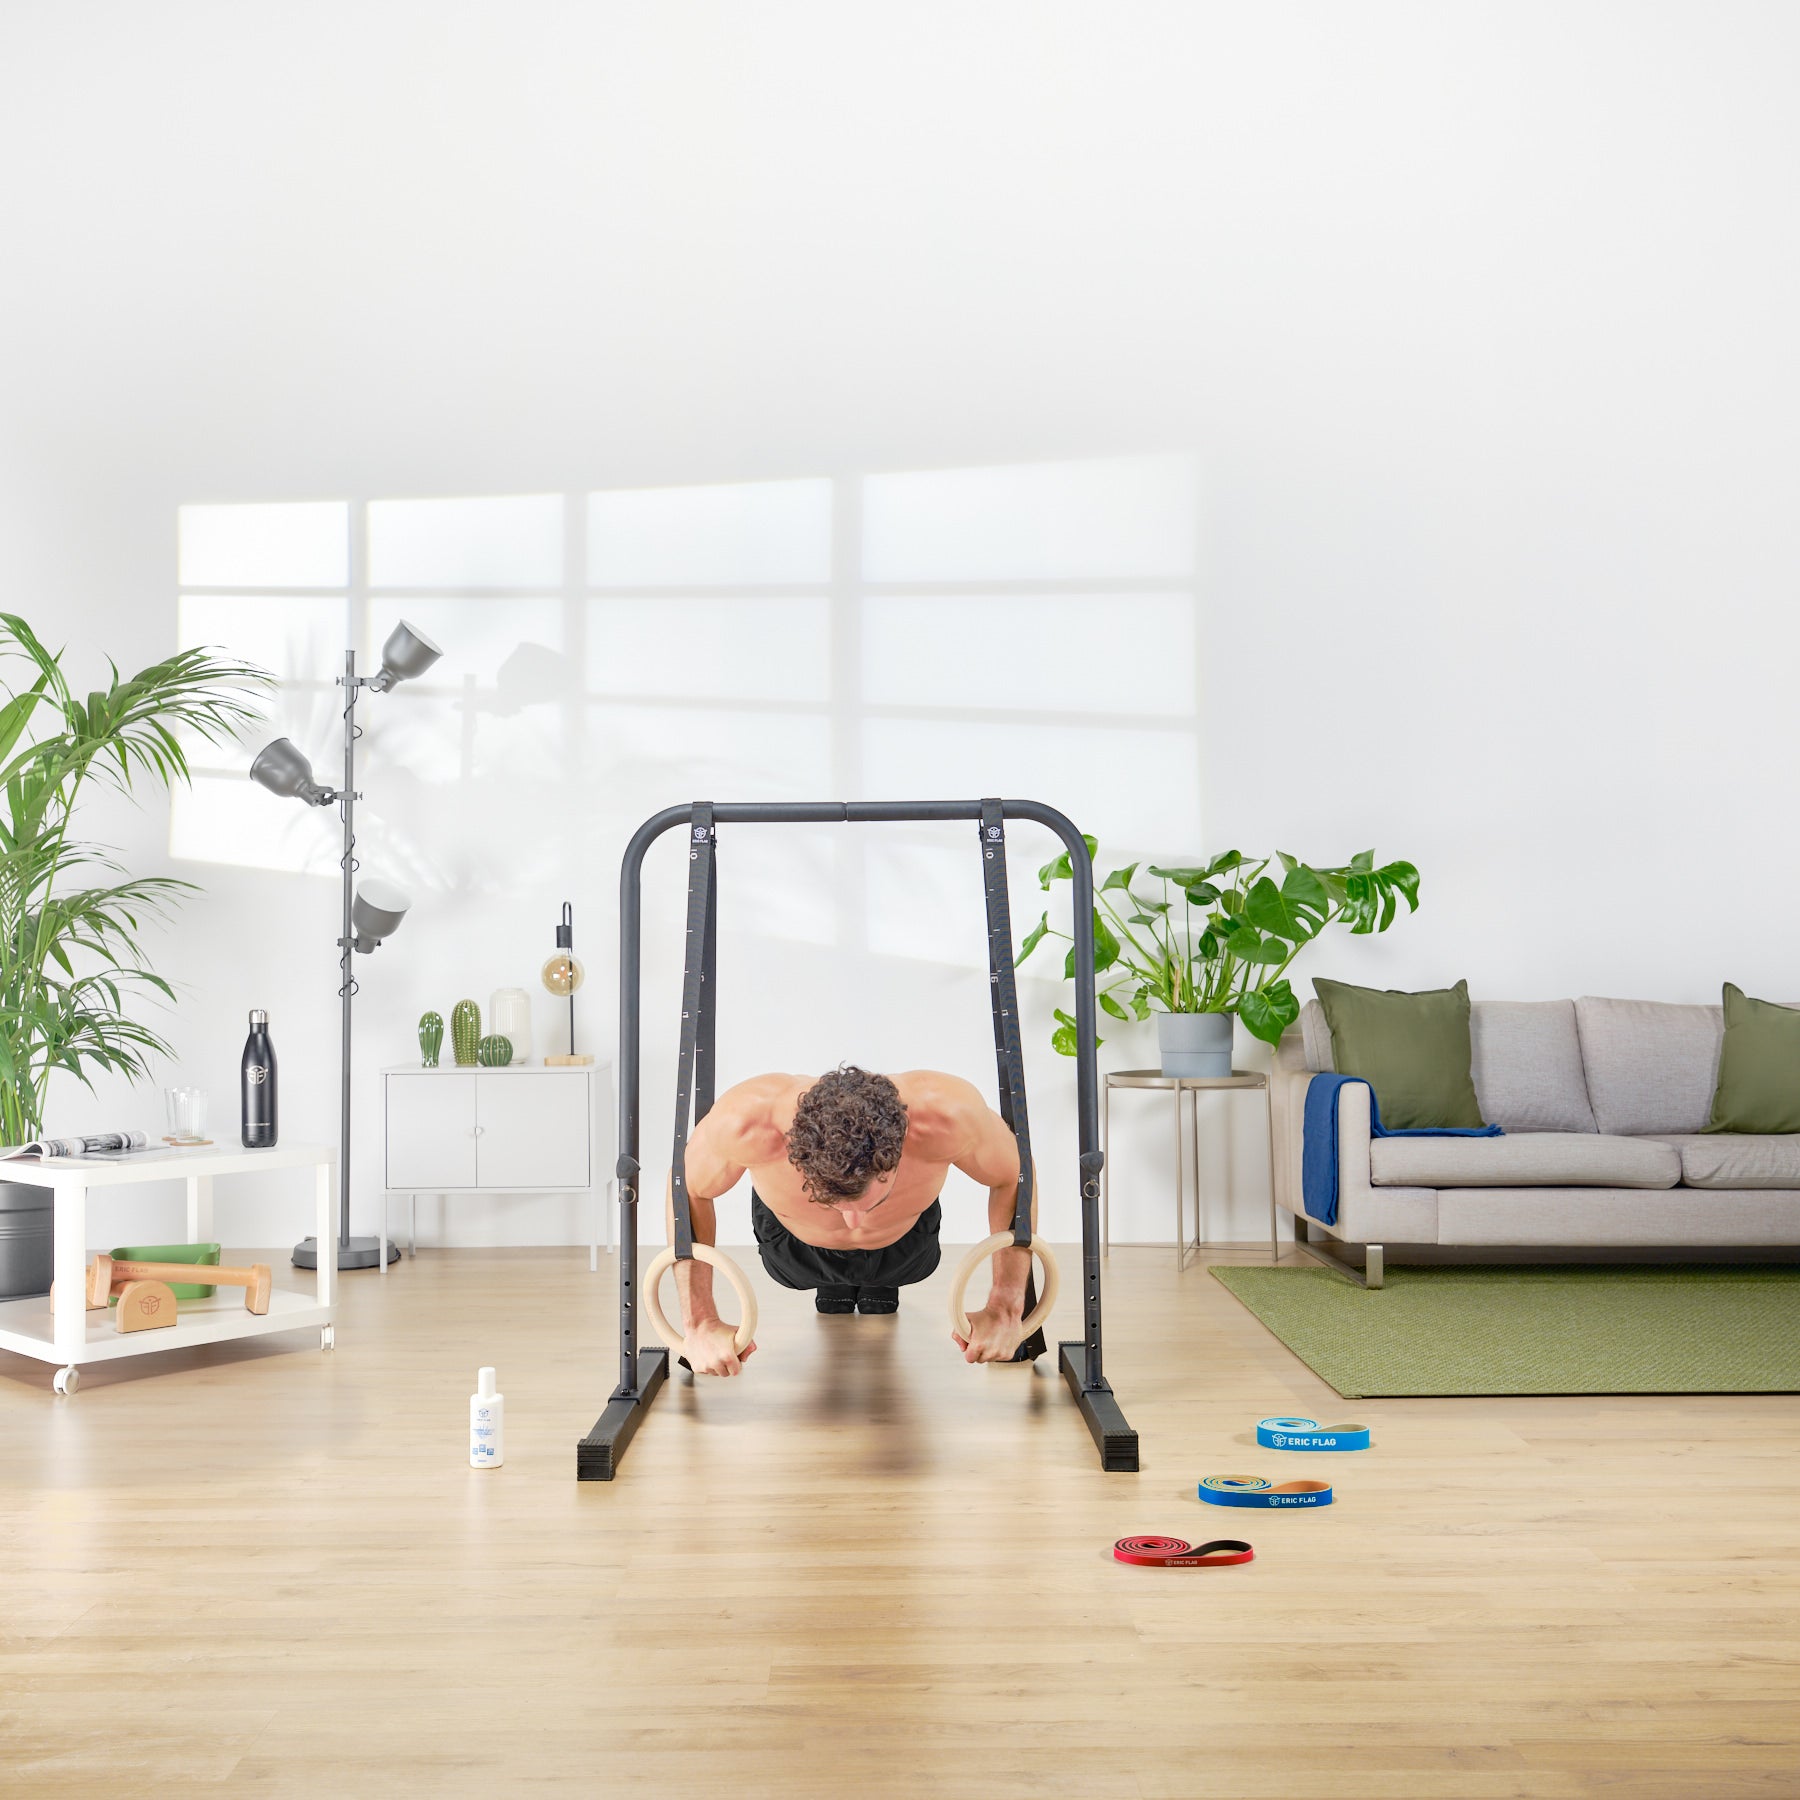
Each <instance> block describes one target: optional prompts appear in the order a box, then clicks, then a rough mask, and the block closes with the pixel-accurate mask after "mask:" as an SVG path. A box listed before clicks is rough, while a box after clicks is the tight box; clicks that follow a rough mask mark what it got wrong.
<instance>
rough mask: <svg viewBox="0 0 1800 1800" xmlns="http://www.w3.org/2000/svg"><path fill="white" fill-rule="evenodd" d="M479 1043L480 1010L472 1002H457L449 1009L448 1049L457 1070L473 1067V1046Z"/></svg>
mask: <svg viewBox="0 0 1800 1800" xmlns="http://www.w3.org/2000/svg"><path fill="white" fill-rule="evenodd" d="M480 1042H481V1008H480V1007H479V1006H477V1005H476V1004H475V1002H474V1001H473V1000H459V1001H457V1003H456V1004H455V1005H454V1006H453V1007H451V1009H450V1048H451V1049H452V1050H454V1051H455V1053H456V1066H457V1067H458V1068H459V1069H472V1068H474V1066H475V1046H476V1045H477V1044H479V1043H480Z"/></svg>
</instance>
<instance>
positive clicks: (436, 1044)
mask: <svg viewBox="0 0 1800 1800" xmlns="http://www.w3.org/2000/svg"><path fill="white" fill-rule="evenodd" d="M443 1047H444V1015H443V1014H442V1013H434V1012H428V1013H421V1014H420V1015H419V1058H420V1061H421V1062H422V1063H423V1064H424V1066H425V1067H426V1068H428V1069H435V1068H436V1067H437V1066H438V1052H439V1051H440V1050H442V1049H443Z"/></svg>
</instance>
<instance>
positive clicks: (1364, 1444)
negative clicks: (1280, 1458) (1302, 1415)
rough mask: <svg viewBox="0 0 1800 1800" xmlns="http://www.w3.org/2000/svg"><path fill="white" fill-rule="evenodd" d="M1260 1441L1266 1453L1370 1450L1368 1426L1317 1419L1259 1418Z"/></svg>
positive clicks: (1257, 1424)
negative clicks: (1340, 1423)
mask: <svg viewBox="0 0 1800 1800" xmlns="http://www.w3.org/2000/svg"><path fill="white" fill-rule="evenodd" d="M1256 1441H1257V1442H1258V1443H1259V1444H1261V1445H1262V1447H1263V1448H1264V1449H1265V1450H1366V1449H1368V1447H1369V1428H1368V1426H1366V1425H1321V1424H1320V1423H1319V1421H1318V1420H1317V1419H1258V1420H1257V1421H1256Z"/></svg>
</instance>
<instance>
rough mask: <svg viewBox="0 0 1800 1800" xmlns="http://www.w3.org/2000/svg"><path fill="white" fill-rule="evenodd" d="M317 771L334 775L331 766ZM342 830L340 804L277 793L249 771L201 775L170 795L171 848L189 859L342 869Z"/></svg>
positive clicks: (293, 869) (298, 870) (307, 870)
mask: <svg viewBox="0 0 1800 1800" xmlns="http://www.w3.org/2000/svg"><path fill="white" fill-rule="evenodd" d="M270 735H271V736H275V735H278V734H276V733H271V734H270ZM302 747H303V748H304V746H302ZM314 773H315V774H317V775H318V776H319V777H320V778H321V779H322V780H324V781H327V782H329V781H330V780H331V779H332V771H331V769H330V768H329V767H327V768H324V769H320V768H319V767H318V766H317V764H316V763H315V765H314ZM338 832H339V825H338V818H337V813H336V811H335V809H331V808H322V807H311V806H301V805H300V804H298V802H296V801H293V800H280V799H277V798H276V796H275V795H273V794H271V793H268V792H267V791H266V790H265V789H263V788H260V787H258V786H257V785H256V784H255V783H254V782H253V781H251V780H250V779H249V777H248V776H246V775H240V776H237V777H235V778H233V777H231V776H224V775H221V776H213V775H197V776H195V778H194V785H193V786H192V787H191V788H189V787H178V788H176V789H175V790H174V792H173V793H172V794H171V795H170V808H169V854H170V855H171V856H172V857H175V858H177V859H179V860H181V861H185V862H211V863H231V864H234V865H235V866H237V867H238V868H243V869H280V870H283V871H285V872H287V873H291V874H308V875H336V874H337V872H338V857H339V855H340V854H341V853H342V849H343V845H342V840H341V838H340V837H339V836H338Z"/></svg>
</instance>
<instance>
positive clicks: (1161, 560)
mask: <svg viewBox="0 0 1800 1800" xmlns="http://www.w3.org/2000/svg"><path fill="white" fill-rule="evenodd" d="M1196 482H1197V476H1196V472H1195V468H1194V464H1193V460H1192V459H1191V458H1190V457H1186V456H1126V457H1113V458H1109V459H1107V460H1105V461H1097V462H1068V463H1021V464H1013V465H1011V466H1008V467H1003V468H991V469H934V470H928V471H922V472H919V473H914V474H904V475H872V476H870V477H869V478H868V479H867V480H866V481H865V482H864V484H863V572H864V574H865V575H866V576H867V578H868V579H869V580H870V581H1033V580H1037V581H1085V580H1105V579H1107V578H1108V577H1112V578H1115V579H1122V578H1137V577H1152V578H1153V577H1158V576H1181V575H1186V574H1188V573H1189V572H1190V570H1191V569H1192V568H1193V563H1194V535H1195V532H1196V530H1197V526H1198V522H1197V518H1196V507H1195V501H1196Z"/></svg>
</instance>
